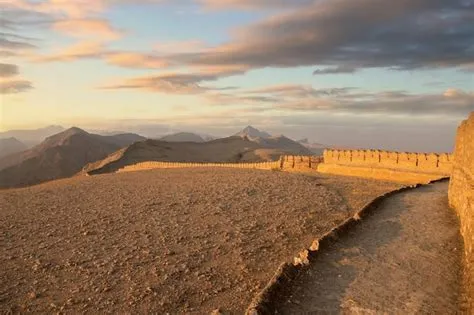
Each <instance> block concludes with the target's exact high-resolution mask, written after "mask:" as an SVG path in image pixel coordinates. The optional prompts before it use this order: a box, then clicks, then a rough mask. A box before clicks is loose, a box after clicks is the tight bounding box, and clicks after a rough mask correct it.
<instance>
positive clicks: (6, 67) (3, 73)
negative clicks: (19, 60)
mask: <svg viewBox="0 0 474 315" xmlns="http://www.w3.org/2000/svg"><path fill="white" fill-rule="evenodd" d="M17 74H18V66H17V65H13V64H9V63H0V77H2V78H9V77H13V76H16V75H17Z"/></svg>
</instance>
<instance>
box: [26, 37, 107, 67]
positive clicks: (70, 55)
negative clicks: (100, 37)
mask: <svg viewBox="0 0 474 315" xmlns="http://www.w3.org/2000/svg"><path fill="white" fill-rule="evenodd" d="M104 54H105V48H104V45H103V44H101V43H99V42H87V41H85V42H79V43H76V44H74V45H72V46H70V47H67V48H65V49H62V50H60V51H58V52H55V53H52V54H49V55H37V56H34V57H33V58H32V59H31V61H33V62H40V63H42V62H64V61H74V60H78V59H86V58H99V57H101V56H103V55H104Z"/></svg>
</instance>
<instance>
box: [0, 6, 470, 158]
mask: <svg viewBox="0 0 474 315" xmlns="http://www.w3.org/2000/svg"><path fill="white" fill-rule="evenodd" d="M0 6H2V12H3V13H2V17H1V19H0V21H1V24H0V26H1V27H2V33H3V34H2V39H1V40H2V42H1V43H2V48H1V53H2V56H3V58H2V62H1V64H0V66H1V68H0V86H1V90H0V91H1V93H2V95H1V100H2V102H1V116H0V129H1V130H7V129H14V128H37V127H42V126H45V125H50V124H61V125H64V126H66V127H67V126H72V125H76V126H79V127H83V128H89V129H103V130H106V129H107V130H119V129H120V130H124V131H137V130H138V131H139V130H144V129H146V130H153V128H151V129H150V126H151V127H153V126H155V127H156V128H155V129H154V130H155V131H154V132H152V133H154V134H149V135H148V136H155V135H158V134H159V133H163V132H171V131H179V130H184V131H196V132H202V133H212V134H215V135H222V136H223V135H229V134H232V133H235V132H236V131H237V130H238V129H240V128H242V127H244V126H245V125H247V124H253V125H255V126H257V127H259V128H261V129H266V130H268V131H270V132H272V133H276V134H280V133H284V134H286V135H288V136H290V137H293V138H305V137H307V138H310V139H311V140H313V141H318V142H324V143H328V144H334V145H338V146H354V147H366V148H382V149H397V150H416V149H419V150H424V151H449V150H451V148H452V144H453V135H454V133H455V129H456V126H457V125H458V123H459V122H460V120H462V119H463V118H464V117H466V116H467V115H468V113H469V112H470V111H473V110H474V72H473V71H474V25H473V24H472V23H471V22H472V21H471V18H470V17H472V14H474V2H473V1H470V0H468V1H466V0H459V1H457V0H454V1H453V0H445V1H443V0H437V1H428V0H414V1H412V2H403V3H399V2H395V3H394V2H392V1H379V0H354V1H347V0H315V1H310V0H296V1H291V2H289V1H282V0H253V1H250V0H220V1H217V0H178V1H166V0H159V1H158V0H141V1H133V0H119V1H115V0H44V1H41V0H40V1H27V0H12V1H6V2H0Z"/></svg>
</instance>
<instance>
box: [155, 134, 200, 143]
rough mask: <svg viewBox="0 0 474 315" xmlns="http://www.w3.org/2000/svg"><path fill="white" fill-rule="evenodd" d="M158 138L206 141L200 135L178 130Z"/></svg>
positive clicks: (176, 140) (171, 140)
mask: <svg viewBox="0 0 474 315" xmlns="http://www.w3.org/2000/svg"><path fill="white" fill-rule="evenodd" d="M159 140H161V141H166V142H197V143H200V142H206V140H204V139H203V138H202V137H201V136H200V135H198V134H195V133H191V132H178V133H174V134H171V135H167V136H164V137H161V138H160V139H159Z"/></svg>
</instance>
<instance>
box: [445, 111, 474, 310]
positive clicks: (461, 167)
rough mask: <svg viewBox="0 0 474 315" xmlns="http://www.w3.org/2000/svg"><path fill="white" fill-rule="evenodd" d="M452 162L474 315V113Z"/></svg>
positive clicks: (452, 195) (452, 194)
mask: <svg viewBox="0 0 474 315" xmlns="http://www.w3.org/2000/svg"><path fill="white" fill-rule="evenodd" d="M453 160H454V161H453V172H452V175H451V180H450V182H449V204H450V205H451V206H452V207H453V208H454V209H455V210H456V213H457V214H458V216H459V220H460V225H461V234H462V236H463V238H464V251H465V266H466V269H465V279H466V288H467V292H466V293H467V295H468V302H469V309H470V312H471V313H472V314H474V112H472V113H471V115H470V116H469V119H468V120H466V121H464V122H463V123H462V124H461V126H459V128H458V133H457V138H456V148H455V150H454V159H453ZM468 313H469V311H468Z"/></svg>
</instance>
